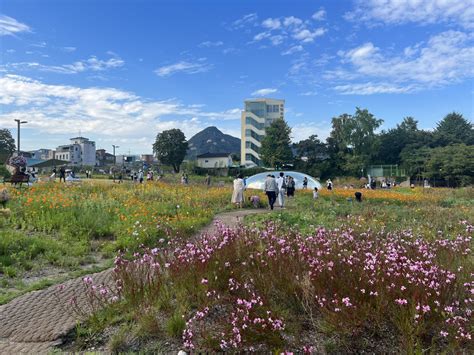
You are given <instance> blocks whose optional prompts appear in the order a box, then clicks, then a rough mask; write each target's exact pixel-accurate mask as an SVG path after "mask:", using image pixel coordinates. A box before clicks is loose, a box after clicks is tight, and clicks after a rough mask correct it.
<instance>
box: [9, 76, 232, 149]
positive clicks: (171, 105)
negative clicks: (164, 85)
mask: <svg viewBox="0 0 474 355" xmlns="http://www.w3.org/2000/svg"><path fill="white" fill-rule="evenodd" d="M0 104H2V105H8V109H7V108H4V109H3V110H2V113H1V114H0V127H13V124H14V122H13V119H17V118H18V119H26V120H27V121H28V127H27V128H28V129H32V130H34V131H36V132H39V133H40V134H41V136H42V137H43V140H48V135H66V134H67V135H70V134H76V132H79V131H81V132H82V133H83V134H84V135H92V136H95V137H99V138H100V139H103V140H109V139H114V140H115V139H116V140H126V141H129V142H132V143H133V142H134V141H136V142H138V140H139V139H142V138H143V137H144V135H145V143H146V144H143V145H140V146H141V147H145V146H146V147H148V149H151V148H150V147H151V144H152V142H153V139H154V137H155V135H156V134H157V133H158V132H159V131H161V130H163V129H169V128H180V129H181V130H183V132H185V134H186V136H187V137H188V138H189V137H190V136H191V135H193V134H195V133H197V132H198V131H200V130H201V129H202V128H203V125H206V124H209V122H214V121H216V120H238V119H239V118H240V109H238V108H233V109H229V110H225V111H221V112H211V111H204V110H203V108H202V106H201V105H188V106H186V105H183V104H181V103H179V102H177V101H175V100H164V101H153V100H148V99H145V98H143V97H139V96H137V95H135V94H134V93H131V92H127V91H121V90H117V89H114V88H95V87H92V88H80V87H75V86H67V85H49V84H45V83H43V82H41V81H38V80H33V79H30V78H27V77H24V76H18V75H5V76H3V77H2V78H0ZM136 142H135V143H136ZM26 143H27V142H25V144H26ZM32 148H34V147H32Z"/></svg>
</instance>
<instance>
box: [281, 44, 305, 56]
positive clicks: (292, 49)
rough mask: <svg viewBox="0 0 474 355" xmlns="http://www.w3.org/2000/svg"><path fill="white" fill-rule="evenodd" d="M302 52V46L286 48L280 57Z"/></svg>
mask: <svg viewBox="0 0 474 355" xmlns="http://www.w3.org/2000/svg"><path fill="white" fill-rule="evenodd" d="M302 50H303V46H302V45H297V46H293V47H290V48H288V49H287V50H286V51H283V52H281V55H290V54H294V53H297V52H301V51H302Z"/></svg>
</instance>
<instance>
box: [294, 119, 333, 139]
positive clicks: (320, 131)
mask: <svg viewBox="0 0 474 355" xmlns="http://www.w3.org/2000/svg"><path fill="white" fill-rule="evenodd" d="M331 129H332V127H331V123H328V122H326V121H321V122H305V123H298V124H294V125H292V127H291V135H292V139H291V140H292V141H293V142H295V143H296V142H299V141H301V140H303V139H307V138H309V136H311V135H313V134H316V135H317V136H318V138H319V140H321V141H324V140H325V139H326V138H327V137H329V135H330V133H331Z"/></svg>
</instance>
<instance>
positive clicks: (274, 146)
mask: <svg viewBox="0 0 474 355" xmlns="http://www.w3.org/2000/svg"><path fill="white" fill-rule="evenodd" d="M290 134H291V128H290V127H289V126H288V124H287V123H286V122H285V120H283V119H277V120H275V121H273V122H272V123H271V125H270V126H269V127H267V128H266V129H265V137H264V138H263V139H262V147H261V148H260V158H261V159H262V162H263V164H264V165H265V166H267V167H271V168H275V169H276V168H278V167H281V166H282V165H284V164H288V163H290V162H291V161H292V158H293V153H292V152H291V147H290V143H291V139H290Z"/></svg>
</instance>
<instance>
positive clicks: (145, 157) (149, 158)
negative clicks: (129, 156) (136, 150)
mask: <svg viewBox="0 0 474 355" xmlns="http://www.w3.org/2000/svg"><path fill="white" fill-rule="evenodd" d="M140 160H141V161H142V162H144V163H146V164H149V165H151V164H153V163H154V162H155V161H156V160H155V156H154V155H153V154H142V155H141V156H140Z"/></svg>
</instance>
